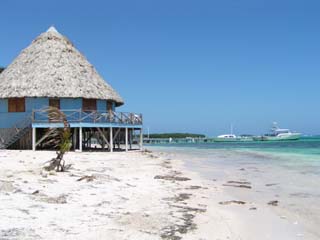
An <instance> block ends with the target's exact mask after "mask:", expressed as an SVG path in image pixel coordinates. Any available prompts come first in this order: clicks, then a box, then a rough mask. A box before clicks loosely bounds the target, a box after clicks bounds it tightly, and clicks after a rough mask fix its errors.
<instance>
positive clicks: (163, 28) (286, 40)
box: [0, 0, 320, 136]
mask: <svg viewBox="0 0 320 240" xmlns="http://www.w3.org/2000/svg"><path fill="white" fill-rule="evenodd" d="M319 12H320V2H319V1H308V0H307V1H294V0H283V1H281V0H277V1H274V0H268V1H261V0H244V1H239V0H224V1H214V0H211V1H206V0H192V1H191V0H190V1H188V0H161V1H160V0H159V1H155V0H154V1H153V0H136V1H133V0H119V1H102V0H101V1H97V0H91V1H79V0H78V1H66V0H64V1H62V0H55V1H43V0H37V1H36V0H29V1H22V0H20V1H18V0H3V1H1V14H0V26H1V37H0V65H2V66H6V65H8V64H9V63H10V62H11V61H12V60H13V59H14V58H15V57H16V56H17V55H18V53H19V52H20V51H21V50H22V49H23V48H25V47H26V46H27V45H29V44H30V42H31V41H32V40H33V39H34V38H35V37H36V36H37V35H39V34H40V33H41V32H43V31H46V29H47V28H49V27H50V25H52V24H53V25H54V26H55V27H56V28H57V29H58V31H60V32H61V33H62V34H64V35H66V36H67V37H68V38H69V39H70V40H71V41H72V42H73V43H74V44H75V45H76V47H77V48H78V49H79V50H80V51H81V52H82V53H84V54H85V55H86V57H87V58H88V60H89V61H90V62H91V63H92V64H93V65H95V67H96V68H97V70H98V71H99V73H100V74H101V75H102V76H103V77H104V78H105V79H106V80H107V81H108V82H109V83H110V84H111V85H112V86H113V87H114V88H115V89H116V90H117V91H118V92H119V93H120V94H121V95H122V97H123V98H124V99H125V101H126V104H125V105H124V106H123V107H121V108H120V109H119V111H135V112H142V113H143V114H144V118H145V127H149V128H150V131H151V132H173V131H174V132H197V133H204V134H207V135H208V136H213V135H216V134H223V133H227V132H228V131H229V126H230V123H233V124H234V128H235V132H236V133H237V134H241V133H254V134H259V133H262V132H265V131H267V130H268V128H269V126H270V125H271V122H273V121H277V122H278V123H279V124H280V126H282V127H288V128H291V129H292V130H297V131H300V132H303V133H306V134H312V133H320V111H319V103H320V101H319V100H320V94H319V91H320V81H319V78H320V67H319V66H320V30H319V26H320V14H319Z"/></svg>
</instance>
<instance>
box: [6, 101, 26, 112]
mask: <svg viewBox="0 0 320 240" xmlns="http://www.w3.org/2000/svg"><path fill="white" fill-rule="evenodd" d="M25 111H26V107H25V99H24V98H9V99H8V112H25Z"/></svg>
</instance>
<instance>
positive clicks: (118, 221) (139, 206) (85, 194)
mask: <svg viewBox="0 0 320 240" xmlns="http://www.w3.org/2000/svg"><path fill="white" fill-rule="evenodd" d="M54 156H55V153H54V152H48V151H37V152H32V151H9V150H6V151H1V152H0V203H1V204H0V216H1V220H0V239H140V240H142V239H181V237H183V239H188V236H193V235H194V234H196V233H197V231H198V230H197V226H196V224H195V222H194V221H195V217H196V216H197V215H203V214H205V212H206V204H205V202H206V199H205V198H202V197H204V195H205V192H203V191H204V189H202V188H201V187H198V185H199V184H200V183H199V182H198V181H197V180H195V179H192V180H189V179H188V178H187V177H188V176H186V175H185V174H184V173H181V172H179V170H178V169H179V168H178V166H179V164H180V163H179V161H172V160H168V159H166V158H165V157H160V156H155V155H153V154H151V153H141V152H130V153H125V152H121V153H102V152H85V153H77V152H71V153H68V154H67V155H66V156H65V159H66V162H67V163H71V164H73V166H72V168H71V169H70V170H69V171H68V172H63V173H55V172H46V171H43V170H42V168H43V166H44V163H45V162H46V161H48V160H49V159H51V158H52V157H54ZM175 165H176V166H175ZM189 239H193V237H191V238H189Z"/></svg>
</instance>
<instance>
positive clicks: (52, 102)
mask: <svg viewBox="0 0 320 240" xmlns="http://www.w3.org/2000/svg"><path fill="white" fill-rule="evenodd" d="M49 106H50V107H55V108H58V109H60V99H58V98H50V99H49Z"/></svg>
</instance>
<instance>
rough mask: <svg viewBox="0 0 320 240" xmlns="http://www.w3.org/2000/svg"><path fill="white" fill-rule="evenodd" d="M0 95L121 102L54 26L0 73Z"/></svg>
mask: <svg viewBox="0 0 320 240" xmlns="http://www.w3.org/2000/svg"><path fill="white" fill-rule="evenodd" d="M0 83H1V84H0V98H13V97H57V98H89V99H102V100H109V101H114V102H115V103H116V105H117V106H120V105H122V104H123V100H122V98H121V97H120V95H119V94H118V93H117V92H116V91H115V90H114V89H113V88H112V87H111V86H110V85H109V84H107V83H106V82H105V81H104V80H103V78H102V77H101V76H100V75H99V74H98V72H97V71H96V70H95V68H94V67H93V66H92V65H91V64H90V63H89V62H88V60H87V59H86V58H85V57H84V56H83V55H82V54H81V53H80V52H79V51H78V50H77V49H76V48H75V47H74V46H73V44H72V43H71V42H70V41H69V40H68V39H67V38H66V37H64V36H63V35H61V34H60V33H59V32H58V31H57V30H56V29H55V28H54V27H51V28H49V29H48V31H47V32H45V33H42V34H41V35H40V36H38V37H37V38H36V39H35V40H34V41H33V42H32V43H31V45H30V46H28V47H27V48H26V49H24V50H23V51H22V52H21V53H20V55H19V56H18V57H17V58H16V59H15V60H14V61H13V62H12V63H11V64H10V65H9V66H8V67H7V68H6V69H5V70H4V71H3V72H2V73H1V74H0Z"/></svg>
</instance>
